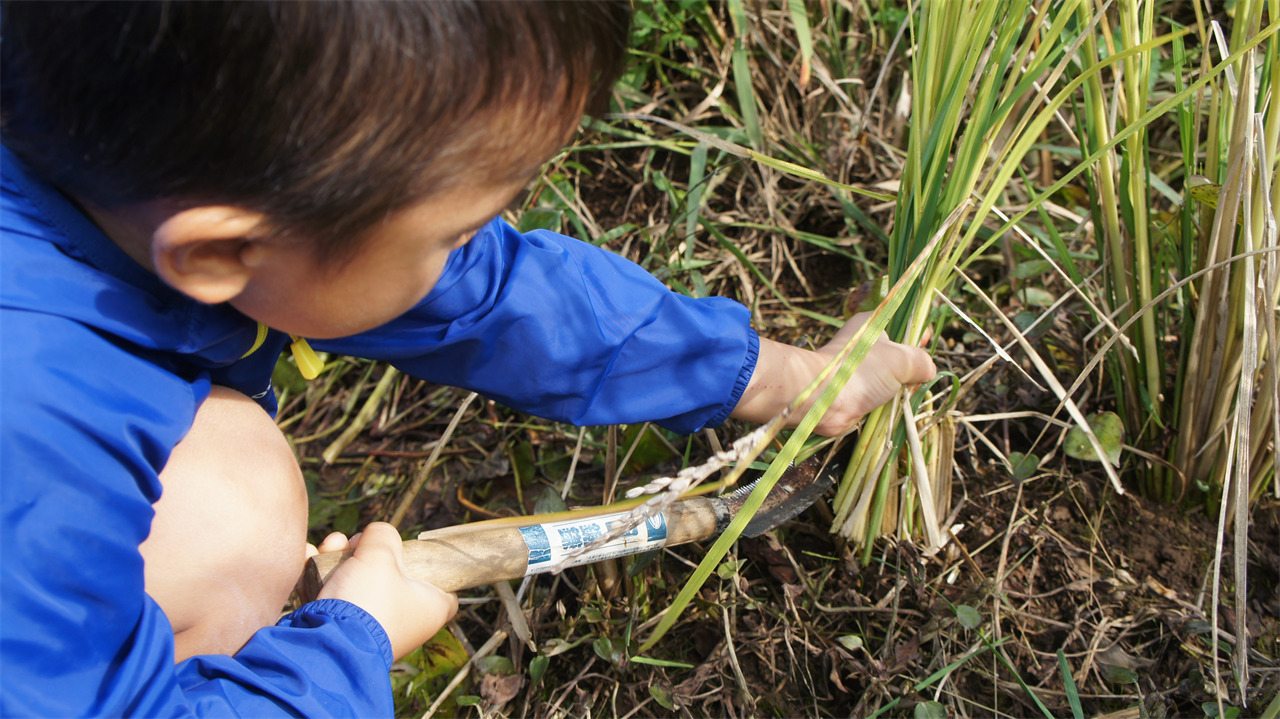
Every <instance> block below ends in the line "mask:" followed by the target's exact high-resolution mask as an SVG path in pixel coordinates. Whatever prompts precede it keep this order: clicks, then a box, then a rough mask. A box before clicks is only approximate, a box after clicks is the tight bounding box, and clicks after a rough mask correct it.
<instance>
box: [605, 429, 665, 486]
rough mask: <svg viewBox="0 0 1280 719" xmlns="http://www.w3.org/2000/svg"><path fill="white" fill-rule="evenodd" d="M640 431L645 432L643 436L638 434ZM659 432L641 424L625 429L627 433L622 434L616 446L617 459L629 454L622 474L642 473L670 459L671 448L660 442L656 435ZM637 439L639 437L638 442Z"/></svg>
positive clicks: (660, 439)
mask: <svg viewBox="0 0 1280 719" xmlns="http://www.w3.org/2000/svg"><path fill="white" fill-rule="evenodd" d="M641 429H645V430H646V431H645V433H644V434H643V435H642V434H640V430H641ZM659 431H660V430H659V429H658V428H656V427H654V426H653V425H651V424H650V425H646V424H644V423H643V422H641V423H639V424H633V425H630V426H628V427H627V431H626V432H623V434H622V440H621V442H619V444H618V446H619V449H618V454H619V457H621V456H623V455H624V454H625V453H626V452H631V459H629V460H627V465H626V466H625V467H623V468H622V472H623V474H635V473H637V472H642V471H644V470H645V469H648V468H649V467H652V466H653V465H655V464H658V463H659V462H663V461H665V460H667V459H670V458H671V457H672V454H671V448H670V447H668V446H667V444H666V443H665V442H663V441H662V438H661V437H660V436H659V435H658V432H659ZM637 437H639V440H638V441H637V439H636V438H637ZM633 443H634V444H635V450H634V451H632V450H631V446H632V444H633Z"/></svg>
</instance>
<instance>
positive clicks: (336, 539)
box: [307, 532, 355, 556]
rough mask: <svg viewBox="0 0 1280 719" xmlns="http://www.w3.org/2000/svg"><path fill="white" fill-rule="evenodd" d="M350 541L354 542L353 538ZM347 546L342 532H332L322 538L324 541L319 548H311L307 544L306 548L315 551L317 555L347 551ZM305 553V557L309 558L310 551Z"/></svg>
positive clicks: (345, 537) (345, 536)
mask: <svg viewBox="0 0 1280 719" xmlns="http://www.w3.org/2000/svg"><path fill="white" fill-rule="evenodd" d="M351 541H353V542H354V541H355V537H352V538H351ZM347 545H348V541H347V535H345V534H343V533H342V532H332V533H331V534H329V536H327V537H325V538H324V541H323V542H321V543H320V546H319V547H311V545H309V544H308V545H307V546H308V547H311V548H312V549H315V550H316V553H317V554H325V553H327V552H342V551H345V550H346V549H347ZM307 552H308V554H307V556H311V553H310V552H311V550H310V549H308V550H307Z"/></svg>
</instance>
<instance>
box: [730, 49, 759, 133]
mask: <svg viewBox="0 0 1280 719" xmlns="http://www.w3.org/2000/svg"><path fill="white" fill-rule="evenodd" d="M733 87H734V90H736V91H737V93H738V112H740V113H742V124H743V125H745V126H746V129H747V137H748V138H750V140H751V146H752V147H754V148H755V149H756V150H763V149H764V134H763V132H762V131H761V129H760V116H759V115H758V114H757V113H756V93H755V89H754V88H752V86H751V67H750V65H749V64H748V63H747V48H746V46H745V45H744V44H743V42H742V38H741V37H739V38H736V39H735V40H734V41H733Z"/></svg>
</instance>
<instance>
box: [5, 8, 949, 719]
mask: <svg viewBox="0 0 1280 719" xmlns="http://www.w3.org/2000/svg"><path fill="white" fill-rule="evenodd" d="M628 18H629V16H628V9H627V7H626V5H625V4H618V3H612V2H591V3H587V2H567V3H537V2H534V3H515V2H505V3H483V2H477V3H468V2H460V3H437V2H427V3H396V2H393V3H385V4H384V3H372V2H351V3H346V2H334V3H287V2H281V3H235V4H222V3H190V4H185V3H184V4H177V3H175V4H168V3H145V2H144V3H103V4H63V3H48V4H46V3H32V4H25V3H15V4H9V5H5V6H4V9H3V16H2V17H0V32H3V38H2V39H0V48H2V51H3V58H2V65H0V72H2V73H3V75H2V81H0V84H2V85H3V89H4V92H3V97H2V98H0V103H2V119H3V142H4V145H5V149H4V151H3V161H2V168H3V178H2V179H3V182H2V185H3V187H2V189H3V195H2V204H0V211H2V213H3V214H2V215H0V226H2V228H3V235H2V236H0V241H2V245H0V246H2V247H3V251H2V252H3V255H2V257H3V266H2V268H0V269H2V271H3V282H2V284H0V305H2V308H3V312H2V314H0V323H2V324H0V360H2V361H3V369H4V372H3V387H2V390H3V391H2V393H0V421H2V422H3V436H2V437H0V443H2V444H0V466H2V467H3V474H2V475H0V487H2V489H0V508H2V511H3V529H2V530H0V532H2V534H0V542H2V543H3V546H4V547H5V550H6V552H5V558H4V560H3V562H2V563H0V599H2V601H3V610H2V612H0V682H2V686H0V714H3V715H5V716H19V715H31V716H72V715H110V716H122V715H143V716H151V715H161V714H164V715H185V714H196V715H214V714H217V715H223V714H237V715H242V716H243V715H252V716H269V715H305V716H350V715H359V716H364V715H371V716H373V715H376V716H389V715H391V714H392V711H393V707H392V705H391V696H390V691H389V685H388V679H387V671H388V668H389V666H390V664H391V662H392V661H393V658H395V657H398V656H401V655H403V654H405V653H406V652H408V651H410V650H411V649H412V648H414V647H415V646H417V645H419V644H421V643H422V642H423V641H425V640H426V639H428V638H429V637H430V636H431V635H432V634H433V633H434V632H436V631H437V630H438V629H439V628H440V627H441V626H442V625H443V624H444V622H446V621H447V620H448V619H449V618H450V617H451V616H452V614H453V612H454V611H455V610H456V599H455V598H454V597H452V596H451V595H446V594H444V593H442V592H440V591H439V590H437V589H435V588H434V587H431V586H429V585H427V584H425V583H423V582H420V581H417V580H413V579H411V578H408V577H406V576H405V575H404V573H403V571H402V569H401V567H400V566H399V552H400V538H399V536H398V534H397V533H396V532H395V530H394V529H393V528H391V527H390V526H389V525H386V524H374V525H370V526H369V527H368V528H367V529H366V530H365V532H364V533H363V535H362V536H361V537H360V539H359V541H358V544H357V547H356V552H355V556H354V558H353V560H351V561H348V562H346V563H345V564H344V565H343V566H342V568H341V569H340V570H339V571H338V572H336V573H335V574H334V576H333V577H332V579H331V581H330V582H329V584H327V585H326V587H325V589H324V592H323V594H322V596H321V598H320V599H319V600H318V601H316V602H312V603H310V604H308V605H306V606H304V607H302V608H301V609H299V610H297V611H296V612H293V613H291V614H289V615H288V616H286V617H285V618H284V619H282V620H280V621H279V622H277V621H276V618H277V616H278V613H279V611H280V609H281V607H282V606H283V604H284V602H285V600H286V598H287V596H288V594H289V591H290V589H291V587H292V586H293V583H294V581H295V580H296V579H297V577H298V574H299V572H300V569H301V566H302V562H303V559H304V557H305V553H306V551H307V550H306V544H305V536H306V516H307V511H306V507H307V498H306V493H305V490H304V489H303V485H302V481H301V475H300V472H299V470H298V467H297V464H296V461H295V460H294V458H293V455H292V453H291V452H290V450H289V447H288V445H287V443H286V442H285V440H284V438H283V436H282V435H281V433H280V431H279V430H278V429H277V428H276V426H275V424H274V422H273V421H272V420H271V417H270V414H269V413H274V411H275V400H274V395H273V393H272V390H271V386H270V374H271V369H272V367H273V366H274V363H275V359H276V357H277V356H278V355H279V353H280V351H281V350H282V349H283V347H284V346H285V345H286V344H288V343H289V342H290V335H294V336H299V337H306V338H310V339H311V340H312V344H313V346H315V348H316V349H317V350H322V351H329V352H342V353H347V354H353V355H358V356H363V357H370V358H376V359H380V360H386V361H389V362H392V363H393V364H395V365H396V366H398V367H400V368H402V369H404V370H405V371H407V372H409V373H411V374H414V375H415V376H419V377H423V378H426V379H429V380H431V381H433V382H440V383H449V384H453V385H457V386H461V387H468V388H472V389H475V390H477V391H479V392H481V393H483V394H485V395H486V396H488V397H490V398H492V399H495V400H497V401H499V402H502V403H503V404H505V405H508V406H510V407H514V408H517V409H520V410H522V411H526V412H530V413H533V414H537V415H540V416H544V417H550V418H553V419H556V420H558V421H564V422H571V423H575V424H579V425H605V424H617V423H631V422H636V421H641V420H654V421H657V422H658V423H659V424H661V425H662V426H664V427H668V428H671V429H674V430H677V431H681V432H693V431H696V430H698V429H700V428H701V427H705V426H714V425H716V424H718V423H720V422H722V421H724V419H726V418H727V417H729V416H734V417H741V418H745V419H749V420H754V421H764V420H767V419H769V418H770V417H772V416H773V415H774V414H776V412H777V411H778V410H780V409H781V408H782V407H784V406H785V405H786V404H787V403H788V402H789V401H790V400H791V399H792V398H793V397H795V395H796V393H797V392H798V391H799V390H800V389H801V388H803V387H804V386H805V385H807V384H808V383H809V382H810V381H811V380H812V378H813V377H814V376H815V374H816V373H817V372H818V371H819V370H820V369H821V368H822V367H823V366H824V365H825V364H826V362H827V361H828V359H829V358H830V356H831V355H832V354H833V353H834V352H836V351H838V349H839V348H840V346H842V344H843V341H844V339H845V338H847V337H848V336H849V333H850V332H852V331H853V329H854V328H853V327H852V326H850V327H846V328H845V329H844V330H842V331H841V333H840V334H839V335H838V336H837V338H836V339H835V340H834V341H833V342H832V344H831V345H830V346H829V347H828V348H824V349H823V350H820V351H818V352H808V351H803V350H799V349H795V348H792V347H788V346H785V345H781V344H777V343H774V342H770V341H769V340H765V339H759V338H757V336H756V335H755V333H754V332H753V331H752V330H751V329H750V327H749V326H748V320H749V313H748V312H747V311H746V309H745V308H743V307H741V306H740V305H738V304H736V303H734V302H732V301H730V300H727V299H723V298H711V299H707V300H701V301H693V300H689V299H687V298H684V297H681V296H680V295H677V294H675V293H672V292H669V291H668V290H667V289H666V288H665V287H663V286H662V285H661V284H660V283H658V282H656V281H655V280H653V279H652V278H651V277H650V276H649V275H648V274H647V273H645V272H644V271H643V270H641V269H640V268H638V267H636V266H635V265H633V264H631V263H629V262H626V261H625V260H622V259H620V258H618V257H617V256H614V255H612V254H610V253H608V252H605V251H602V250H598V249H596V248H594V247H592V246H590V245H588V244H586V243H582V242H578V241H576V240H572V239H568V238H565V237H561V236H558V235H554V234H551V233H546V232H535V233H530V234H529V235H524V236H522V235H520V234H518V233H516V232H515V231H513V230H512V229H511V228H510V227H509V226H507V225H506V224H504V223H503V222H502V221H501V220H498V219H495V217H496V215H497V214H498V212H499V211H501V210H502V209H503V208H504V207H506V206H507V205H508V204H509V203H510V202H511V201H512V200H513V198H514V197H515V196H516V194H517V193H518V192H519V191H520V189H521V188H522V187H523V186H524V184H525V183H526V181H527V180H528V179H529V178H530V177H531V175H532V173H533V172H534V171H535V169H536V168H537V167H538V165H539V164H540V163H541V162H542V161H544V160H545V159H546V158H547V157H549V156H550V155H551V154H552V153H553V152H554V151H555V150H556V149H557V148H558V147H559V146H560V145H561V144H562V143H563V142H564V141H565V140H566V138H568V137H569V135H570V134H571V133H572V132H573V130H574V128H575V127H576V124H577V121H578V118H579V117H580V115H581V114H582V113H583V111H584V110H595V109H598V108H599V107H601V106H602V104H603V103H604V102H605V100H606V99H607V97H608V92H609V88H610V85H611V83H612V80H613V79H614V78H615V77H616V73H617V71H618V69H619V65H620V63H621V61H622V59H623V57H624V54H625V42H626V35H627V23H628ZM851 324H852V323H851ZM267 328H270V329H267ZM932 374H933V365H932V363H931V361H930V360H929V358H928V356H927V355H926V354H925V353H923V352H922V351H920V350H917V349H914V348H908V347H903V346H901V345H896V344H894V343H891V342H889V341H887V339H882V340H881V341H880V342H878V343H877V344H876V346H875V348H874V349H873V351H872V353H871V355H870V356H869V357H868V358H867V360H866V361H865V362H864V364H863V365H862V367H861V369H860V370H859V372H858V374H857V375H856V376H855V378H854V380H853V381H852V382H851V383H850V384H849V386H848V387H847V388H846V390H845V391H844V392H843V393H842V395H841V397H840V398H839V400H838V402H837V404H836V405H835V406H834V407H833V408H832V410H831V411H830V412H828V414H827V416H826V418H825V419H824V421H823V424H822V425H820V427H819V431H820V432H823V433H826V434H834V433H837V432H841V431H844V430H845V429H847V428H848V427H849V426H850V425H851V424H852V423H853V422H854V421H856V419H857V418H858V417H860V416H861V415H862V414H864V413H866V412H867V411H870V410H871V409H872V408H874V407H875V406H877V405H879V404H881V403H883V402H884V401H886V400H888V399H889V398H890V397H891V396H892V395H893V393H894V392H895V391H897V389H898V388H899V387H900V386H901V384H907V383H916V382H920V381H923V380H925V379H927V378H928V377H930V376H932ZM346 546H347V541H346V539H345V538H343V537H341V536H334V537H330V538H329V539H328V540H326V542H325V543H324V545H322V547H321V549H322V550H326V551H328V550H336V549H342V548H345V547H346ZM175 662H176V663H175Z"/></svg>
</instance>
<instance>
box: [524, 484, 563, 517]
mask: <svg viewBox="0 0 1280 719" xmlns="http://www.w3.org/2000/svg"><path fill="white" fill-rule="evenodd" d="M568 509H569V505H567V504H565V503H564V500H563V499H561V498H560V493H559V492H557V491H556V490H554V489H552V488H551V487H547V488H546V489H544V490H543V491H542V494H540V495H538V501H536V502H534V503H533V513H534V514H552V513H554V512H564V511H568Z"/></svg>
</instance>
